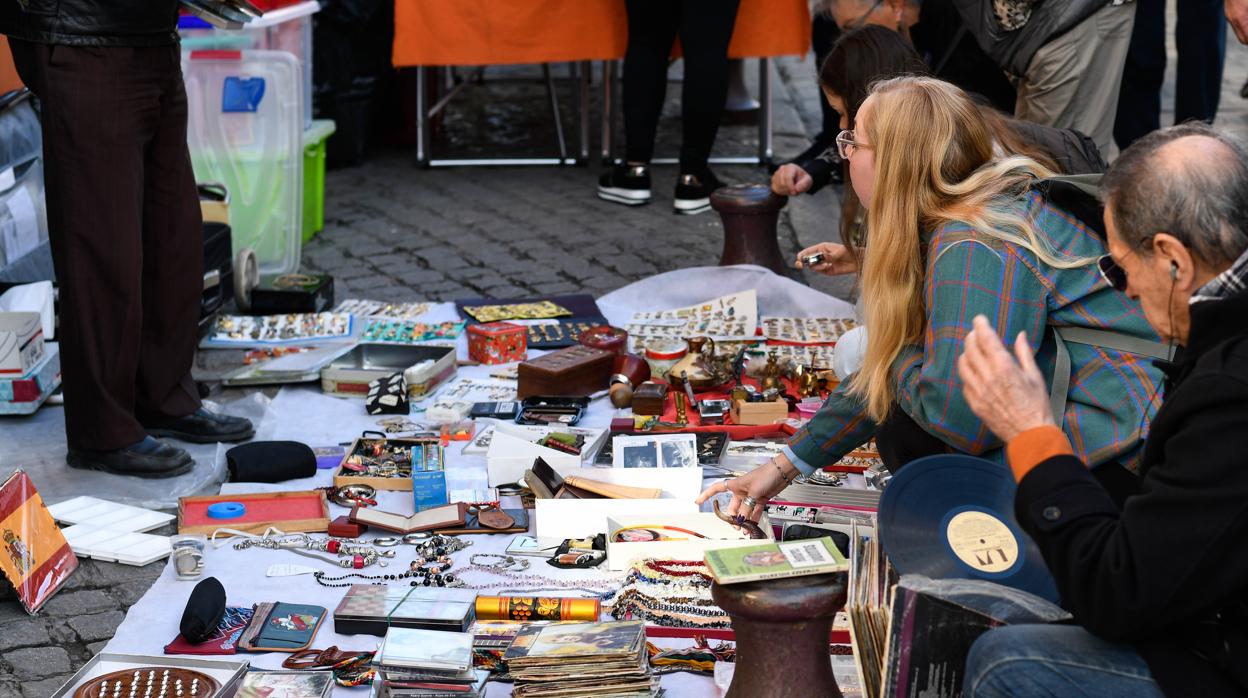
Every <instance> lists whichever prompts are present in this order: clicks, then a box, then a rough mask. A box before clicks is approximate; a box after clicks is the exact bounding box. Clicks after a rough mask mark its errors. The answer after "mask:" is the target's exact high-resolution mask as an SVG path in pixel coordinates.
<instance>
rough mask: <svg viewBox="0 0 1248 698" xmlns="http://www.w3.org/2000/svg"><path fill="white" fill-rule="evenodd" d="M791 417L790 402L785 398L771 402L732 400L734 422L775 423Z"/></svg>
mask: <svg viewBox="0 0 1248 698" xmlns="http://www.w3.org/2000/svg"><path fill="white" fill-rule="evenodd" d="M788 417H789V403H787V402H785V401H784V400H772V401H771V402H745V401H744V400H733V401H732V423H733V424H749V425H759V424H775V423H776V422H783V421H784V420H786V419H788Z"/></svg>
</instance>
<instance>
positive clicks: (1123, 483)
mask: <svg viewBox="0 0 1248 698" xmlns="http://www.w3.org/2000/svg"><path fill="white" fill-rule="evenodd" d="M875 445H876V448H878V449H879V451H880V460H882V461H884V467H885V468H887V469H888V472H890V473H896V472H897V471H898V470H900V469H901V468H903V467H905V466H906V464H908V463H909V462H910V461H912V460H914V459H916V458H922V457H924V456H934V455H938V454H942V453H958V451H957V450H955V449H954V448H953V447H952V446H950V445H949V444H947V443H945V442H944V441H941V440H940V439H939V438H937V437H935V436H932V435H931V434H930V433H928V432H927V430H926V429H924V428H923V427H921V426H919V423H918V422H916V421H914V419H912V418H911V417H910V415H908V414H906V412H905V410H903V409H901V407H900V406H898V405H897V404H895V403H894V405H893V411H892V412H891V413H889V416H888V419H886V420H884V423H883V424H881V425H880V429H879V431H878V432H876V434H875ZM1002 467H1005V466H1002ZM1092 475H1093V476H1094V477H1096V480H1097V482H1099V483H1101V487H1104V488H1105V491H1106V492H1108V493H1109V496H1110V498H1112V499H1113V500H1114V503H1115V504H1117V505H1118V507H1119V508H1121V507H1122V505H1123V503H1124V502H1126V500H1127V497H1130V496H1132V495H1135V494H1139V491H1140V478H1139V477H1138V476H1136V475H1135V473H1132V472H1131V471H1130V470H1127V469H1126V468H1124V467H1122V465H1120V464H1119V463H1116V462H1113V461H1111V462H1108V463H1102V464H1101V465H1099V466H1097V467H1096V468H1095V469H1093V470H1092Z"/></svg>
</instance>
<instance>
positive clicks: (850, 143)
mask: <svg viewBox="0 0 1248 698" xmlns="http://www.w3.org/2000/svg"><path fill="white" fill-rule="evenodd" d="M870 147H871V146H870V145H869V144H867V143H860V142H858V141H856V140H854V132H853V131H851V130H849V129H846V130H844V131H841V132H840V133H838V134H836V152H837V153H839V154H840V156H841V159H842V160H848V159H849V158H850V157H852V156H853V154H854V151H855V150H857V149H858V148H870Z"/></svg>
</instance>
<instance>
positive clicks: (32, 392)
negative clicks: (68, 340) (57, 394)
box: [0, 342, 61, 415]
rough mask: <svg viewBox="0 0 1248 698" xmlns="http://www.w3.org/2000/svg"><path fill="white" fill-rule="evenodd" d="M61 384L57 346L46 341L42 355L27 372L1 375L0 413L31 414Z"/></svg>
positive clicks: (59, 356) (59, 358)
mask: <svg viewBox="0 0 1248 698" xmlns="http://www.w3.org/2000/svg"><path fill="white" fill-rule="evenodd" d="M60 385H61V355H60V348H59V346H58V345H57V343H56V342H48V343H47V351H46V352H44V354H43V359H42V360H40V361H39V363H38V364H36V365H35V367H34V368H33V369H31V371H30V373H28V374H26V375H24V376H22V377H20V378H5V377H2V376H0V415H4V414H33V413H34V412H35V411H37V410H38V409H39V406H40V405H42V404H43V403H44V402H45V401H46V400H47V399H48V396H49V395H51V394H52V393H53V391H55V390H56V389H57V388H58V387H59V386H60Z"/></svg>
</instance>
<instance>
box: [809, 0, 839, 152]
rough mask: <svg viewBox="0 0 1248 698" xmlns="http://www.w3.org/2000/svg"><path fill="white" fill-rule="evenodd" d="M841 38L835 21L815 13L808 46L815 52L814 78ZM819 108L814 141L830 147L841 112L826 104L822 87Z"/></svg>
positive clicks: (817, 77) (837, 130) (837, 131)
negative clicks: (819, 120) (817, 127)
mask: <svg viewBox="0 0 1248 698" xmlns="http://www.w3.org/2000/svg"><path fill="white" fill-rule="evenodd" d="M839 38H841V28H840V27H839V26H837V24H836V22H835V21H833V19H832V18H831V17H829V16H827V15H826V14H825V13H822V12H820V13H817V14H816V15H815V17H814V19H812V20H811V22H810V47H811V49H813V50H814V52H815V80H816V81H818V80H819V72H820V70H822V69H823V62H824V61H825V60H827V58H828V54H829V53H832V47H833V46H835V45H836V40H837V39H839ZM819 109H820V114H821V115H822V116H823V122H822V126H821V128H820V130H819V133H817V134H815V143H818V144H819V145H821V146H823V148H824V149H825V150H826V149H828V148H831V147H832V145H833V144H834V143H835V142H836V134H838V133H840V132H841V114H840V112H838V111H837V110H835V109H833V108H832V105H831V104H828V100H827V99H826V98H824V96H823V89H822V88H820V90H819Z"/></svg>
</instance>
